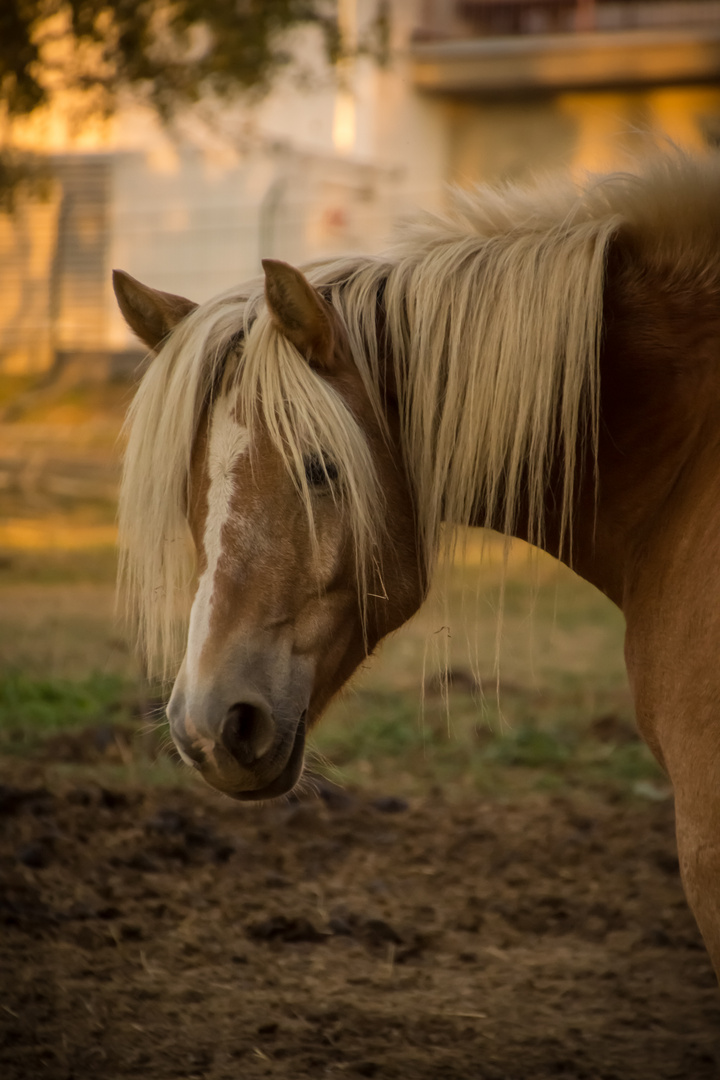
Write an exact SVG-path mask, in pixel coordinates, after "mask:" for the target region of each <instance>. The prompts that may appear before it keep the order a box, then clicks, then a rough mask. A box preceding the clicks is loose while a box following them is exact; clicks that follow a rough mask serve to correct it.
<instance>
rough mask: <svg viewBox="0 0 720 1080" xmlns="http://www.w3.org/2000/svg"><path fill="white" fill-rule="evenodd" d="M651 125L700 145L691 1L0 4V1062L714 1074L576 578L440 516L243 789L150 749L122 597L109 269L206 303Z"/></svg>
mask: <svg viewBox="0 0 720 1080" xmlns="http://www.w3.org/2000/svg"><path fill="white" fill-rule="evenodd" d="M668 139H671V140H673V141H674V142H676V143H677V144H679V145H681V146H683V147H687V148H690V149H691V150H693V151H711V150H712V149H713V148H715V147H717V146H718V145H719V144H720V0H337V2H335V0H233V2H228V0H200V2H198V0H172V3H167V4H166V3H164V2H163V0H129V2H128V0H2V3H1V4H0V876H1V878H2V883H1V885H0V926H1V927H2V931H1V932H0V971H1V972H2V973H3V974H2V975H1V976H0V1074H2V1076H3V1078H7V1080H35V1078H37V1077H39V1076H42V1077H48V1078H49V1080H72V1078H73V1077H78V1076H83V1077H92V1078H93V1080H121V1078H124V1077H128V1078H130V1077H138V1076H146V1077H149V1078H151V1080H155V1078H157V1080H238V1078H242V1080H255V1078H256V1077H257V1078H259V1077H277V1078H278V1080H302V1078H306V1077H307V1078H311V1077H312V1078H313V1080H316V1078H319V1077H331V1076H337V1077H349V1078H350V1077H354V1078H357V1077H376V1080H438V1077H441V1076H442V1077H443V1078H444V1080H508V1078H510V1077H512V1078H515V1080H528V1078H532V1080H555V1078H557V1077H559V1076H564V1077H568V1078H573V1080H580V1078H586V1080H591V1078H592V1080H600V1078H602V1080H648V1078H652V1080H661V1078H667V1080H671V1078H674V1080H677V1078H680V1077H682V1078H690V1077H692V1078H693V1080H712V1078H717V1076H718V1075H720V1051H718V1043H717V1033H718V1030H720V1009H719V1008H718V998H717V983H716V980H715V977H714V975H713V973H712V971H711V969H710V966H709V961H708V959H707V956H706V953H705V951H704V948H703V945H702V942H701V940H700V938H699V934H698V932H697V929H696V927H695V924H694V922H693V919H692V916H691V914H690V912H689V909H688V908H687V905H686V903H685V900H684V897H683V894H682V890H681V885H680V879H679V872H678V863H677V856H676V847H675V837H674V820H673V803H672V792H671V790H670V788H669V785H668V783H667V779H666V777H665V776H664V774H663V773H662V772H661V770H660V769H659V767H658V766H657V764H656V763H655V761H654V760H653V758H652V757H651V755H650V753H649V751H648V750H647V748H646V747H645V745H644V744H643V743H642V742H641V741H640V740H639V738H638V735H637V731H636V728H635V724H634V717H633V709H632V703H631V697H630V692H629V688H628V684H627V677H626V674H625V669H624V664H623V620H622V617H621V615H620V613H619V612H618V611H617V610H616V609H615V608H614V607H613V606H612V605H611V604H610V603H609V602H608V601H607V600H606V599H605V598H604V597H603V596H601V595H600V594H599V593H598V592H596V591H595V590H594V589H593V588H591V587H590V586H589V585H587V584H585V583H584V582H582V581H580V580H579V579H578V578H576V577H575V576H574V575H573V574H572V573H571V572H570V571H569V570H567V569H565V568H564V567H562V566H560V565H559V564H557V563H555V562H554V561H553V560H551V559H550V558H548V557H545V556H542V555H540V554H538V553H537V552H535V553H533V552H531V551H530V550H529V549H528V548H527V547H524V546H523V545H521V544H515V545H513V547H512V549H511V551H510V553H509V556H508V561H507V566H506V573H505V579H504V584H503V551H502V542H501V541H500V539H499V538H497V537H492V536H489V537H485V538H483V537H482V536H481V535H479V534H478V535H469V536H468V537H467V538H466V541H467V542H466V543H465V544H464V545H463V546H464V548H465V556H466V557H465V560H464V562H462V563H461V562H458V563H457V564H455V565H452V566H450V567H449V568H447V571H446V572H445V573H443V574H440V575H439V580H438V589H437V591H436V592H435V593H434V594H433V596H431V598H430V599H429V601H428V603H427V604H426V605H425V606H424V607H423V609H422V610H421V612H420V613H419V614H418V615H417V616H416V618H415V619H413V620H412V621H411V623H410V624H409V625H408V626H406V627H405V628H403V629H402V630H401V631H400V632H398V633H397V634H395V635H393V637H392V638H391V639H390V640H388V641H387V642H385V643H384V644H383V645H382V647H381V648H380V649H379V651H378V656H376V657H374V658H373V660H372V662H370V663H368V665H367V668H366V670H364V671H363V672H361V673H360V674H359V675H358V676H357V677H356V678H355V679H354V680H353V683H352V685H351V687H350V688H349V689H348V690H347V691H346V692H345V694H344V695H343V696H342V698H341V699H340V700H338V701H336V702H334V703H333V705H332V706H331V708H330V710H329V712H328V715H327V716H326V717H325V718H324V719H323V722H322V724H321V725H320V726H319V730H318V732H317V734H315V735H314V736H313V745H312V748H311V750H310V753H309V768H310V772H311V777H312V778H311V781H310V782H309V783H307V784H306V787H305V789H304V790H302V791H300V793H299V794H298V793H295V794H294V795H293V796H292V797H290V798H288V799H287V800H283V801H281V802H275V803H272V804H269V805H267V806H264V807H255V806H253V807H252V808H251V809H248V807H247V806H246V805H244V804H239V803H233V802H231V801H230V800H229V799H226V798H223V797H221V796H220V795H218V793H217V792H215V791H211V790H210V789H206V788H205V787H204V785H203V784H202V781H200V780H199V779H198V778H197V777H196V775H195V774H194V773H191V770H189V769H187V768H186V767H185V766H184V765H182V764H181V763H180V762H179V761H178V759H177V757H176V755H175V753H174V750H173V748H172V746H171V745H170V740H169V738H168V734H167V729H166V726H165V723H164V718H163V717H164V700H165V697H164V695H165V693H166V692H167V688H164V687H158V686H150V685H148V684H147V682H146V681H145V679H144V677H143V673H142V670H141V668H140V665H139V664H138V662H137V660H136V658H135V657H134V654H133V649H132V643H131V642H130V641H129V640H128V636H127V633H126V630H125V627H124V626H123V622H122V620H121V619H120V618H119V616H118V614H117V611H116V606H115V584H114V580H115V567H116V554H115V539H116V526H115V515H116V495H117V485H118V477H119V471H120V460H121V453H122V444H123V440H122V434H121V428H122V422H123V417H124V415H125V413H126V410H127V407H128V404H129V402H130V401H131V400H132V396H133V393H134V390H135V387H136V385H137V381H138V379H139V377H140V375H141V373H142V371H143V369H144V365H145V363H146V357H145V356H144V354H143V350H142V348H141V347H139V345H138V342H137V341H136V340H135V339H134V338H133V337H132V335H131V334H130V333H129V332H128V330H127V328H126V327H125V325H124V323H123V321H122V319H121V318H120V315H119V313H118V311H117V308H116V305H115V302H114V297H113V294H112V289H111V270H112V269H113V268H114V267H119V268H121V269H124V270H126V271H128V272H129V273H130V274H132V275H134V276H135V277H137V278H139V279H141V280H142V281H145V282H147V283H148V284H149V285H151V286H154V287H155V288H159V289H162V290H166V291H169V292H173V293H179V294H181V295H184V296H187V297H190V298H191V299H192V300H195V301H203V300H207V299H208V298H210V297H211V296H213V295H214V294H216V293H218V292H220V291H222V290H225V289H227V288H229V287H231V286H233V285H234V284H237V283H238V282H241V281H242V280H244V279H247V278H249V277H253V276H255V275H257V274H258V273H259V271H260V260H261V258H263V257H265V256H271V257H277V258H280V259H285V260H287V261H290V262H293V263H302V262H303V261H304V260H308V259H314V258H317V257H321V256H324V255H332V254H335V253H338V252H346V251H351V250H355V251H366V252H373V251H377V250H379V249H381V248H382V246H383V244H384V243H385V240H386V238H387V237H388V236H389V234H390V233H391V231H392V228H393V226H394V224H395V223H396V222H397V221H398V220H399V219H401V218H402V217H403V215H405V214H407V213H408V212H410V211H411V210H412V209H413V208H414V207H415V206H418V205H420V206H427V207H442V206H443V204H444V202H445V199H446V192H447V186H448V184H459V185H461V186H463V187H470V186H472V185H473V184H476V183H478V182H485V181H488V182H495V181H524V180H526V179H528V178H531V177H532V176H533V175H535V174H538V173H539V174H543V173H547V172H552V171H554V170H561V171H567V170H570V171H571V173H572V174H574V175H575V176H577V177H578V178H582V176H583V174H585V173H586V172H588V171H589V172H592V171H606V170H608V169H617V168H625V167H632V166H633V163H634V162H635V161H636V160H637V159H638V158H640V157H642V155H643V154H645V153H646V152H647V151H648V149H650V148H652V147H654V146H656V145H660V146H662V145H663V144H666V142H667V140H668ZM483 541H484V548H485V551H484V559H483V561H482V566H481V548H482V547H483ZM501 609H502V612H503V615H502V620H501V621H500V625H499V629H498V615H499V612H500V610H501Z"/></svg>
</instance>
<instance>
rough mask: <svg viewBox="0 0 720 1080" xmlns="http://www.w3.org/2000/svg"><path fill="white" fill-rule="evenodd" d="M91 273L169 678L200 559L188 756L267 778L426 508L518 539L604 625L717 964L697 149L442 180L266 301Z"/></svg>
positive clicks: (265, 785)
mask: <svg viewBox="0 0 720 1080" xmlns="http://www.w3.org/2000/svg"><path fill="white" fill-rule="evenodd" d="M308 279H309V282H310V283H308ZM116 290H117V292H118V298H119V301H120V305H121V307H122V309H123V311H124V313H125V315H126V318H127V319H128V321H129V323H130V325H131V326H132V327H133V329H134V330H135V331H136V332H137V333H138V334H139V336H140V337H141V338H143V340H144V341H146V343H147V344H148V345H149V346H150V347H151V348H152V349H156V350H157V349H159V356H158V358H157V360H155V361H154V363H153V365H152V366H151V368H150V370H149V372H148V374H147V375H146V377H145V380H144V382H143V385H142V387H141V389H140V392H139V395H138V398H137V399H136V403H135V406H134V412H133V417H132V420H131V434H130V444H129V451H128V458H127V463H126V472H125V480H124V490H123V497H122V502H121V525H122V529H123V538H124V544H125V548H126V555H125V559H126V562H125V569H126V578H127V581H128V583H129V587H130V593H131V596H132V597H133V602H134V604H135V606H136V607H137V609H138V612H139V616H140V629H141V636H142V640H143V644H144V646H145V649H146V651H147V653H148V655H149V657H150V660H151V661H153V660H156V659H157V657H158V656H160V658H161V661H162V662H163V663H164V670H166V671H167V670H168V666H170V665H171V664H172V661H173V658H174V652H173V650H174V647H175V645H174V641H175V639H174V637H173V627H174V625H175V621H174V620H175V616H176V604H175V596H176V593H177V592H178V591H183V590H185V591H187V587H188V585H187V583H188V581H189V578H188V571H187V561H186V559H185V555H184V551H185V548H184V542H183V540H182V529H183V522H184V520H185V519H186V518H187V520H188V522H189V524H190V529H191V532H192V535H193V538H194V542H195V548H196V550H197V557H198V584H197V589H196V592H195V599H194V602H193V607H192V612H191V615H190V624H189V633H188V637H187V649H186V654H185V659H184V660H183V662H182V665H181V667H180V671H179V674H178V676H177V679H176V682H175V688H174V690H173V694H172V698H171V701H170V705H169V716H170V722H171V728H172V731H173V735H174V737H175V739H176V742H177V743H178V746H179V748H180V750H181V753H182V754H183V756H184V757H185V758H186V759H187V760H188V761H190V762H191V763H192V764H193V765H194V766H196V767H197V768H199V769H200V771H201V772H202V773H203V774H204V775H205V776H206V778H207V779H208V780H209V781H210V782H211V783H212V784H214V785H215V786H217V787H219V788H221V789H222V790H225V791H228V792H229V793H231V794H233V795H235V796H236V797H238V798H265V797H269V796H272V795H276V794H281V793H282V792H284V791H287V790H289V788H290V787H292V786H293V784H294V783H295V782H296V780H297V777H298V775H299V772H300V769H301V765H302V755H303V746H304V736H305V731H306V729H307V728H308V727H310V726H311V725H312V724H313V723H314V722H315V721H316V720H317V719H318V717H319V715H320V714H321V712H322V710H323V709H324V707H325V705H326V704H327V701H328V700H329V699H330V698H331V697H332V695H333V694H334V693H336V692H337V690H338V689H339V688H340V686H342V684H343V683H344V682H345V681H346V680H347V678H348V677H349V676H350V674H351V673H352V671H353V670H354V669H355V668H356V667H357V665H358V663H360V662H361V661H362V659H363V658H364V657H365V656H366V655H367V653H368V652H369V651H371V650H372V648H374V646H375V645H376V643H377V642H378V641H379V640H380V638H381V637H383V636H384V635H385V634H386V633H388V632H389V631H390V630H392V629H394V628H395V627H397V626H399V625H400V624H401V623H402V622H404V621H405V620H406V619H407V618H409V616H410V615H411V614H412V613H413V612H414V611H415V610H416V608H417V607H418V606H419V604H420V603H421V601H422V598H423V596H424V594H425V592H426V588H427V583H428V580H429V576H430V573H431V570H432V563H433V559H434V557H435V553H436V548H437V544H438V538H439V533H440V528H441V522H442V521H443V520H445V521H449V522H451V523H456V524H477V525H492V526H494V527H495V528H499V529H501V530H502V531H505V532H507V533H511V534H513V535H516V536H520V537H522V538H524V539H527V540H529V541H531V542H533V543H536V544H539V545H540V546H542V547H544V548H545V549H546V550H548V551H550V552H551V553H552V554H554V555H556V556H558V557H560V558H561V559H563V560H564V561H566V562H568V563H570V564H571V565H572V566H573V568H574V569H575V570H576V571H578V572H579V573H580V574H581V575H582V576H583V577H585V578H586V579H587V580H588V581H590V582H592V583H593V584H594V585H596V586H597V587H598V588H600V589H601V590H602V591H603V592H605V593H606V594H607V595H608V596H609V597H610V598H611V599H612V600H613V601H614V602H615V603H616V604H618V605H619V606H620V607H621V608H622V610H623V612H624V614H625V618H626V622H627V635H626V659H627V665H628V670H629V674H630V680H631V684H632V688H633V693H634V697H635V705H636V711H637V718H638V724H639V726H640V729H641V731H642V733H643V735H644V737H645V739H646V740H647V742H648V743H649V745H650V746H651V748H652V750H653V752H654V753H655V754H656V756H657V757H658V759H659V760H660V761H661V762H662V764H663V765H664V767H665V768H666V769H667V771H668V774H669V776H670V778H671V780H672V782H673V786H674V789H675V798H676V812H677V831H678V846H679V854H680V864H681V869H682V874H683V879H684V883H685V888H686V891H687V894H688V897H689V899H690V903H691V905H692V907H693V910H694V912H695V914H696V917H697V919H698V922H699V924H700V927H701V930H702V932H703V935H704V937H705V940H706V942H707V945H708V948H709V950H710V952H711V955H712V957H713V961H714V963H715V966H716V970H718V971H720V665H719V664H718V662H717V659H716V653H717V652H718V650H719V649H720V570H719V569H718V568H719V567H720V495H719V493H720V162H718V160H713V159H708V160H703V161H688V160H686V159H684V158H683V157H682V156H681V155H676V156H674V157H673V158H671V159H669V160H665V161H661V162H656V163H655V164H653V165H652V166H651V167H650V168H649V169H648V170H647V171H646V173H645V174H644V175H643V176H641V177H639V178H630V177H610V178H608V179H607V180H606V181H603V182H601V183H597V184H596V185H594V186H592V187H590V188H589V189H588V190H586V191H585V192H582V193H580V194H577V193H576V192H574V191H571V190H569V189H567V188H563V189H561V190H557V189H552V190H550V189H548V190H546V191H544V192H536V193H530V194H523V193H518V192H516V191H513V190H509V191H505V192H502V193H499V194H498V193H496V192H489V191H485V192H481V193H479V194H478V196H477V197H475V198H470V197H463V196H459V197H458V201H457V206H456V211H455V215H454V217H453V218H451V219H448V220H438V219H429V218H428V219H424V220H423V221H421V222H419V223H418V224H416V225H414V226H412V227H410V228H409V229H408V230H407V231H406V234H405V237H404V239H403V240H402V242H401V243H400V245H399V247H398V248H397V249H396V250H395V252H394V253H391V254H390V255H389V256H387V257H386V258H383V259H378V260H369V259H366V258H358V259H355V260H346V261H344V262H342V263H338V262H334V263H326V264H323V265H318V266H315V267H313V268H311V270H309V271H308V278H305V277H303V276H302V275H301V274H300V273H299V271H296V270H293V269H292V268H290V267H287V266H285V265H284V264H281V263H267V264H266V281H265V296H264V297H263V294H262V292H261V289H260V288H259V287H258V286H257V284H255V286H251V287H250V288H249V289H248V290H247V291H239V292H237V291H236V292H234V293H230V294H227V296H225V297H222V298H219V299H218V300H216V301H212V302H211V303H210V304H207V305H203V306H201V307H197V308H196V306H195V305H194V304H192V303H190V302H189V301H185V300H183V299H181V298H178V297H171V296H168V295H166V294H163V293H157V292H155V291H153V290H151V289H148V288H147V287H145V286H141V285H139V283H137V282H134V281H133V279H131V278H128V277H127V276H126V275H119V276H118V278H117V280H116ZM176 326H177V329H174V330H173V328H174V327H176ZM170 331H173V332H172V333H171V334H170V336H169V338H168V340H167V342H166V343H163V342H164V339H165V337H166V335H168V334H169V333H170ZM160 346H162V347H160Z"/></svg>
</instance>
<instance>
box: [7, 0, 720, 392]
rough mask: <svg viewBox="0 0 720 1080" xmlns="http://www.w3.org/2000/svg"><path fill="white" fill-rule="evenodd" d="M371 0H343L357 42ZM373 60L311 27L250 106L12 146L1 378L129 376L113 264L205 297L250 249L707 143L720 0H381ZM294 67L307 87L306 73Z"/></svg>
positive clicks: (329, 239)
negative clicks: (330, 52)
mask: <svg viewBox="0 0 720 1080" xmlns="http://www.w3.org/2000/svg"><path fill="white" fill-rule="evenodd" d="M378 3H379V0H339V10H340V17H341V22H342V23H343V28H344V30H345V33H346V35H347V36H348V37H349V39H350V40H351V41H353V42H355V43H356V44H358V45H360V46H361V45H362V44H363V41H364V40H365V38H364V35H366V33H367V31H368V27H370V26H371V24H372V21H373V19H374V18H375V16H376V14H377V10H378ZM385 7H386V9H387V10H388V12H389V17H390V22H389V25H390V31H391V37H390V48H389V56H388V63H387V64H386V65H385V66H379V65H378V64H376V63H375V61H374V60H371V59H370V58H369V57H367V56H365V55H363V53H362V49H361V50H360V53H359V57H358V59H357V60H355V61H353V62H346V63H345V64H344V65H343V66H342V68H341V69H340V71H339V72H331V71H330V70H329V69H328V67H327V65H326V64H325V62H324V60H323V58H322V55H321V51H320V49H319V44H318V40H317V39H316V38H315V37H314V36H313V34H312V33H311V32H310V31H307V32H305V31H303V32H301V33H298V34H296V35H295V45H296V52H297V56H298V63H297V64H296V66H295V68H294V69H293V70H291V71H289V72H288V73H286V75H285V76H283V78H282V80H281V81H280V82H279V83H278V84H277V85H276V87H275V89H274V90H273V93H272V94H271V95H270V97H269V98H268V99H267V100H265V101H264V102H262V103H260V104H256V105H254V106H252V107H250V106H248V105H246V104H242V103H238V104H237V105H236V106H234V107H232V108H228V107H227V106H224V107H223V108H222V109H220V108H219V107H215V106H214V105H213V103H212V102H206V103H202V105H201V107H200V108H199V109H198V111H197V113H196V114H194V115H192V116H189V117H187V118H186V119H185V121H184V122H183V123H182V124H181V125H179V127H178V129H177V131H176V132H175V133H174V135H173V137H172V138H171V137H170V135H169V134H168V133H167V132H166V131H163V130H161V129H160V128H159V127H158V125H157V123H156V122H155V121H154V120H153V118H152V117H151V116H149V115H148V114H147V113H146V112H144V111H143V110H142V109H141V108H140V107H139V106H134V105H132V104H130V103H128V105H127V106H126V107H124V108H123V109H122V110H121V111H120V113H119V114H118V116H117V117H116V118H115V119H114V120H113V122H112V123H111V124H106V125H99V124H94V125H87V126H85V127H84V128H83V129H81V130H79V131H78V130H74V129H73V127H72V124H71V123H70V122H69V121H68V120H67V119H66V118H65V117H64V116H63V114H62V108H61V104H62V103H60V106H59V107H58V108H57V109H56V110H55V112H54V113H52V114H51V113H47V114H45V115H42V116H34V117H33V118H32V120H31V121H28V122H25V123H24V124H22V125H18V127H17V130H16V131H15V142H16V143H17V144H18V145H19V146H22V147H24V148H26V149H29V150H31V151H33V152H34V153H36V154H37V155H39V156H40V157H41V158H42V159H43V160H44V161H45V162H46V163H47V166H48V168H49V171H50V173H51V175H52V177H53V183H52V184H51V185H50V188H49V195H47V196H46V198H45V199H44V200H38V199H26V200H25V201H21V204H20V205H19V207H18V211H17V213H16V215H15V216H14V217H13V218H10V217H8V216H3V215H0V280H1V281H2V290H0V371H5V372H12V371H14V372H20V371H38V372H40V371H47V370H49V369H50V368H51V367H52V366H53V365H55V366H58V367H62V366H63V365H64V366H65V367H67V366H68V365H74V366H75V367H76V369H77V371H78V372H79V373H80V374H84V377H96V378H107V377H111V376H112V375H113V374H118V373H123V372H127V371H128V370H130V369H131V367H132V366H133V365H134V364H135V363H136V361H137V358H138V350H137V345H136V343H134V342H133V340H132V339H131V337H130V335H129V333H128V331H127V330H126V328H125V326H124V324H123V322H122V320H121V318H120V317H119V315H118V313H117V311H116V308H115V304H114V300H113V297H112V292H111V286H110V271H111V269H112V267H114V266H119V267H122V268H123V269H125V270H127V271H129V272H130V273H131V274H133V275H135V276H136V277H138V278H140V279H142V280H144V281H147V282H148V283H150V284H153V285H155V286H157V287H158V288H162V289H165V290H167V291H171V292H177V293H181V294H182V295H185V296H189V297H191V298H193V299H195V300H203V299H207V298H208V297H210V296H212V295H213V294H215V293H217V292H220V291H222V290H223V289H225V288H227V287H229V286H231V285H232V284H234V283H236V282H238V281H241V280H244V279H246V278H249V277H252V276H255V275H256V274H257V273H258V272H259V269H260V259H261V258H262V257H265V256H274V257H278V258H284V259H287V260H288V261H291V262H298V263H299V262H303V261H305V260H307V259H311V258H314V257H317V256H320V255H326V254H332V253H335V252H339V251H346V250H363V251H369V250H377V249H378V248H379V247H380V246H381V245H382V243H383V241H384V239H385V238H386V236H387V235H388V233H389V231H390V229H391V226H392V224H393V222H394V221H395V220H396V219H397V218H398V216H400V215H401V214H402V213H404V212H405V211H406V210H407V209H408V208H409V207H411V206H412V205H416V204H423V205H440V204H442V201H443V198H444V191H445V190H446V185H447V183H448V182H453V183H459V184H461V185H470V184H473V183H476V182H477V181H479V180H485V179H521V178H523V177H524V176H526V175H528V174H532V173H536V172H543V171H547V170H548V169H558V168H570V169H572V170H575V171H582V170H587V169H590V170H600V169H603V170H604V169H607V168H614V167H622V166H624V165H626V164H628V162H629V161H631V160H632V158H633V157H637V156H639V155H642V153H644V152H645V151H646V150H647V149H648V146H649V144H651V143H652V142H653V140H662V139H663V138H668V137H669V138H670V139H672V140H674V141H675V142H677V143H679V144H681V145H683V146H689V147H691V148H696V149H697V148H701V147H712V146H718V145H720V0H390V2H389V3H388V4H386V5H385ZM308 73H309V75H310V76H311V77H308Z"/></svg>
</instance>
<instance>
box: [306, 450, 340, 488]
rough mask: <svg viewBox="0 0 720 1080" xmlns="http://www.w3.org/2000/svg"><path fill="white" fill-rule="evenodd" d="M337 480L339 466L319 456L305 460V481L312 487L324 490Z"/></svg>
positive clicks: (313, 455) (314, 455)
mask: <svg viewBox="0 0 720 1080" xmlns="http://www.w3.org/2000/svg"><path fill="white" fill-rule="evenodd" d="M337 478H338V471H337V466H336V465H335V464H334V463H333V462H332V461H328V459H327V458H320V457H318V456H317V454H312V456H311V457H308V458H305V479H306V480H307V482H308V484H309V485H310V487H314V488H324V487H327V486H328V484H332V483H334V482H335V480H337Z"/></svg>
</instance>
